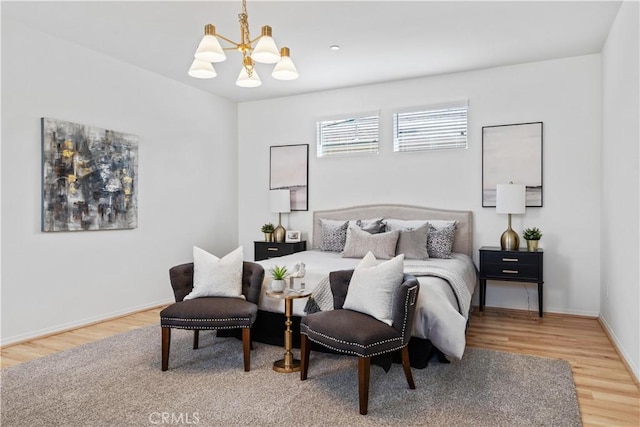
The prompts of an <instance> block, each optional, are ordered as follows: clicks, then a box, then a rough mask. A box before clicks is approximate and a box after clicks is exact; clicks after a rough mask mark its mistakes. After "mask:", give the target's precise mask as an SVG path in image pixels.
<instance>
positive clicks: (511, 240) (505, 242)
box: [500, 227, 520, 251]
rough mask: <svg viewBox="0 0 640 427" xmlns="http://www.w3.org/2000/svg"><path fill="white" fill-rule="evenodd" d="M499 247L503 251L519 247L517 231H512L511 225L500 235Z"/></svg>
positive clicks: (515, 249) (514, 249)
mask: <svg viewBox="0 0 640 427" xmlns="http://www.w3.org/2000/svg"><path fill="white" fill-rule="evenodd" d="M500 247H501V248H502V250H503V251H517V250H518V249H519V248H520V238H519V237H518V233H516V232H515V231H513V230H512V229H511V227H509V228H508V229H507V230H506V231H505V232H504V233H502V236H500Z"/></svg>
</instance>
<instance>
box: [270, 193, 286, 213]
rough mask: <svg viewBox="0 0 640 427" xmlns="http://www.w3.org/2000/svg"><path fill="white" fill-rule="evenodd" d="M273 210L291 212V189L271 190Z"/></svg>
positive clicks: (271, 206)
mask: <svg viewBox="0 0 640 427" xmlns="http://www.w3.org/2000/svg"><path fill="white" fill-rule="evenodd" d="M269 207H270V208H271V212H276V213H286V212H291V192H290V191H289V190H271V191H270V192H269Z"/></svg>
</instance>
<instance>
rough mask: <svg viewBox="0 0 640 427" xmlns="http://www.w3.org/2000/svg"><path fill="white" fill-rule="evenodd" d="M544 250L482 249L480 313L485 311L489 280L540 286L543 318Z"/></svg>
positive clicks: (487, 247) (539, 295) (484, 247)
mask: <svg viewBox="0 0 640 427" xmlns="http://www.w3.org/2000/svg"><path fill="white" fill-rule="evenodd" d="M542 254H543V251H542V249H538V250H537V251H536V252H528V251H503V250H502V249H500V248H498V247H491V246H483V247H481V248H480V311H483V310H484V303H485V300H486V296H487V280H503V281H508V282H528V283H537V284H538V314H539V316H540V317H542V285H543V283H544V280H543V278H542V277H543V276H542Z"/></svg>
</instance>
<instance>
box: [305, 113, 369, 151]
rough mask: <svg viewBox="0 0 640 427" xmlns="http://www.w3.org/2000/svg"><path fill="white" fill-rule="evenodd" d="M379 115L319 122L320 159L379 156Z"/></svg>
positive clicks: (367, 114) (364, 115)
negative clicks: (362, 155) (360, 155)
mask: <svg viewBox="0 0 640 427" xmlns="http://www.w3.org/2000/svg"><path fill="white" fill-rule="evenodd" d="M378 123H379V114H378V113H377V112H376V113H365V114H363V115H361V116H356V117H348V118H341V119H333V120H323V121H319V122H317V127H318V157H331V156H341V155H346V154H377V153H378V139H379V138H378V135H379V128H378Z"/></svg>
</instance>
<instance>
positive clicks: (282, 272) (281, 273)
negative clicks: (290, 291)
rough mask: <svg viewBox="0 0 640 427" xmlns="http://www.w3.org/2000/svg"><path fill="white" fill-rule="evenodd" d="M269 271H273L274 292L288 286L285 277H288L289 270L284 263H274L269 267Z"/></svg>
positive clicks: (272, 283)
mask: <svg viewBox="0 0 640 427" xmlns="http://www.w3.org/2000/svg"><path fill="white" fill-rule="evenodd" d="M269 272H270V273H271V277H272V279H273V280H271V290H273V291H274V292H282V291H284V288H286V287H287V282H286V281H285V279H286V278H287V275H288V273H289V272H288V271H287V267H286V266H284V265H283V266H279V265H274V266H273V267H271V268H270V269H269Z"/></svg>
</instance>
